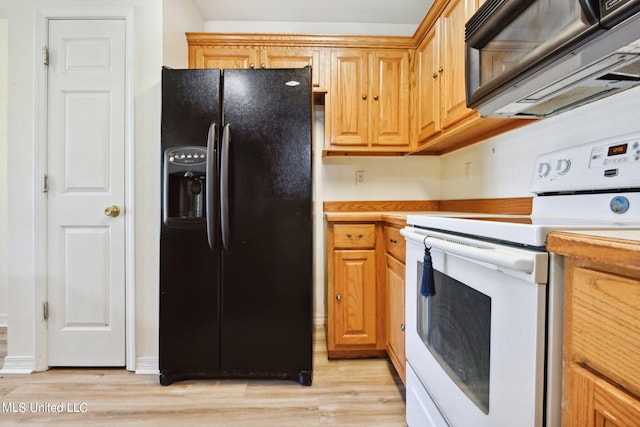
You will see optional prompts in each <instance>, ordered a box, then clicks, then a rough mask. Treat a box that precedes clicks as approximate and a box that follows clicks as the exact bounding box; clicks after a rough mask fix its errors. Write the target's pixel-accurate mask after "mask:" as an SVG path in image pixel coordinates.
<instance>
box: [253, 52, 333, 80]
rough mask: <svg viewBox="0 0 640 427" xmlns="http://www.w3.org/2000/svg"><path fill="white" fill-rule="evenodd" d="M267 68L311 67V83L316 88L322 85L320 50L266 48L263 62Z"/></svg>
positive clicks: (261, 62)
mask: <svg viewBox="0 0 640 427" xmlns="http://www.w3.org/2000/svg"><path fill="white" fill-rule="evenodd" d="M263 64H264V66H265V67H267V68H302V67H306V66H307V65H311V81H312V84H313V87H314V88H317V87H322V86H323V85H324V82H323V83H322V85H321V78H320V77H321V71H322V70H321V64H320V49H310V48H298V47H265V48H263V49H262V60H261V61H260V65H261V66H262V65H263Z"/></svg>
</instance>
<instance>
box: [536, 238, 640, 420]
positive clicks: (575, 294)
mask: <svg viewBox="0 0 640 427" xmlns="http://www.w3.org/2000/svg"><path fill="white" fill-rule="evenodd" d="M552 234H555V235H554V236H552V237H550V238H549V240H548V247H549V248H550V250H552V251H553V252H556V253H560V254H561V255H565V261H564V271H565V286H564V297H565V301H564V304H565V306H564V326H565V329H564V364H563V384H562V387H563V388H562V400H563V402H562V408H563V412H562V425H563V426H564V427H596V426H602V427H605V426H606V427H612V426H639V425H640V309H639V307H640V267H639V266H638V263H636V262H634V260H636V259H639V258H638V257H640V244H634V243H631V242H625V241H623V240H612V239H608V240H602V239H601V240H597V239H594V238H590V237H586V238H583V237H580V236H579V235H577V234H576V235H571V234H570V233H552Z"/></svg>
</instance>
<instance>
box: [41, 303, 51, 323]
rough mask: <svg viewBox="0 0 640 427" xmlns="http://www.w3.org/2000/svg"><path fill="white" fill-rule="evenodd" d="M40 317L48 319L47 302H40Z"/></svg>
mask: <svg viewBox="0 0 640 427" xmlns="http://www.w3.org/2000/svg"><path fill="white" fill-rule="evenodd" d="M42 319H43V320H45V321H47V320H49V303H48V302H44V303H42Z"/></svg>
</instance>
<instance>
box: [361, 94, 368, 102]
mask: <svg viewBox="0 0 640 427" xmlns="http://www.w3.org/2000/svg"><path fill="white" fill-rule="evenodd" d="M362 99H364V100H365V101H366V100H367V94H366V93H363V94H362Z"/></svg>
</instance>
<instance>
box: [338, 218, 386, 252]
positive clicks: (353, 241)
mask: <svg viewBox="0 0 640 427" xmlns="http://www.w3.org/2000/svg"><path fill="white" fill-rule="evenodd" d="M375 245H376V225H375V224H335V225H334V226H333V246H334V247H335V248H336V249H343V248H348V249H365V248H373V247H375Z"/></svg>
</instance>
